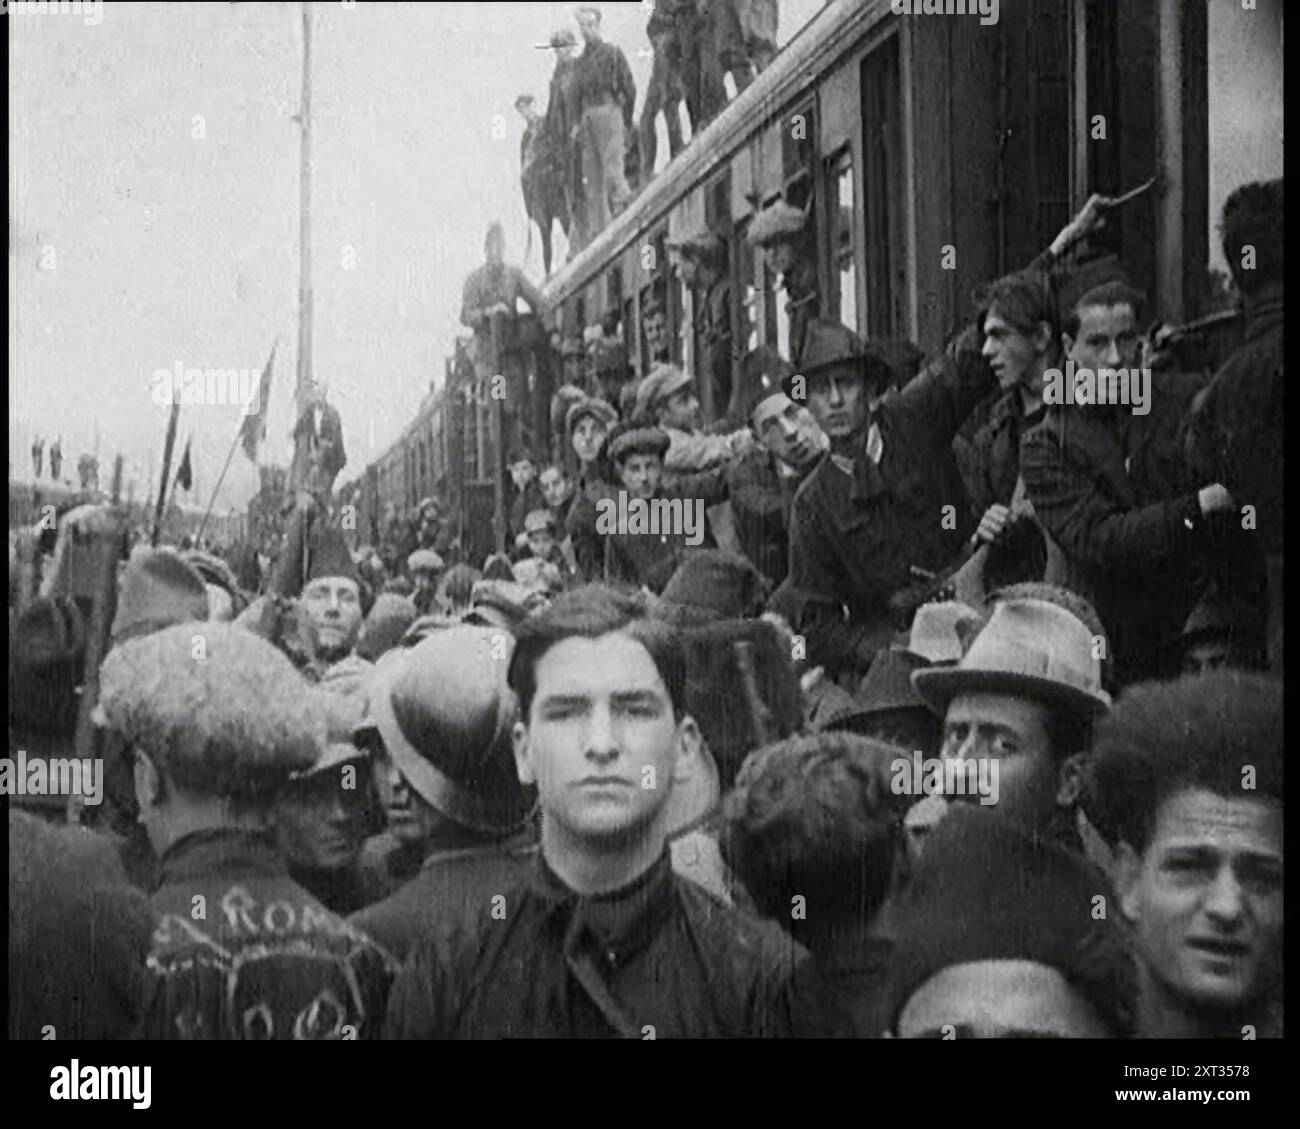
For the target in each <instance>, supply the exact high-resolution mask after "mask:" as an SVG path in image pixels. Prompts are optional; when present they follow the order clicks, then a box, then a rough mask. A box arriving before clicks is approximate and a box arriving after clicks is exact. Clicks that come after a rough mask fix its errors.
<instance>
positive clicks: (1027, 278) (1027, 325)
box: [975, 270, 1060, 337]
mask: <svg viewBox="0 0 1300 1129" xmlns="http://www.w3.org/2000/svg"><path fill="white" fill-rule="evenodd" d="M975 302H976V306H977V308H978V310H979V311H980V315H981V316H980V329H981V331H982V330H983V320H984V318H985V317H987V316H988V312H989V311H990V310H991V309H992V308H993V307H994V306H996V307H997V309H998V314H999V315H1000V316H1001V317H1002V319H1003V320H1004V321H1005V322H1006V323H1007V324H1008V325H1010V326H1011V327H1012V328H1013V329H1014V330H1015V331H1016V332H1017V333H1023V334H1026V335H1029V334H1032V333H1037V332H1038V326H1039V324H1040V323H1041V322H1046V323H1047V324H1048V326H1049V327H1050V328H1051V330H1052V336H1053V337H1056V336H1057V335H1058V334H1059V332H1060V325H1059V320H1060V319H1059V317H1058V316H1057V312H1056V302H1055V300H1054V298H1053V296H1052V288H1051V284H1050V283H1049V282H1048V279H1047V276H1046V275H1044V274H1043V273H1042V272H1041V271H1036V270H1022V271H1016V272H1015V273H1014V274H1007V275H1003V276H1002V277H1001V278H998V279H994V280H993V281H992V282H990V283H989V284H988V285H987V286H986V287H984V288H983V289H982V290H981V291H979V292H978V294H977V295H976V298H975Z"/></svg>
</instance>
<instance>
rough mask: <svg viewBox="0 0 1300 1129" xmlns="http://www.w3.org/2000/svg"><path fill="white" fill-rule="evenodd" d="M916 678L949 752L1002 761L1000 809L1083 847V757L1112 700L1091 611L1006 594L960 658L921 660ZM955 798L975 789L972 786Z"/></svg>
mask: <svg viewBox="0 0 1300 1129" xmlns="http://www.w3.org/2000/svg"><path fill="white" fill-rule="evenodd" d="M912 685H913V686H915V687H916V691H917V693H918V694H919V695H920V696H921V697H922V698H923V699H924V700H925V702H926V704H927V705H928V706H929V707H930V709H931V710H933V711H934V713H935V714H936V715H938V716H939V717H940V718H942V720H943V731H942V739H941V744H940V752H939V755H940V757H941V758H942V759H943V760H944V761H955V762H973V764H972V765H971V767H975V766H976V765H978V766H979V767H980V769H981V770H982V769H983V767H984V765H986V764H988V765H992V766H995V768H991V769H990V779H992V780H994V781H995V784H994V790H993V795H992V806H993V808H994V810H995V811H996V812H997V813H998V814H999V815H1001V816H1002V817H1004V818H1006V819H1010V820H1013V821H1014V822H1016V823H1017V824H1018V825H1020V826H1021V827H1022V828H1024V829H1025V830H1027V831H1029V832H1031V833H1035V834H1041V835H1044V836H1046V837H1048V838H1051V839H1054V840H1057V841H1059V842H1061V843H1062V844H1063V845H1066V846H1069V847H1071V848H1072V849H1074V850H1077V851H1080V852H1082V850H1083V842H1082V839H1081V837H1080V831H1079V828H1078V826H1077V808H1078V804H1079V800H1080V798H1081V795H1082V787H1083V765H1084V758H1085V756H1086V752H1087V749H1088V744H1089V740H1090V737H1091V731H1092V723H1093V721H1094V719H1095V718H1096V717H1097V716H1098V715H1100V714H1102V713H1104V712H1105V711H1106V710H1107V709H1108V708H1109V706H1110V695H1109V694H1108V693H1106V691H1105V690H1103V689H1102V678H1101V660H1100V652H1099V650H1098V646H1097V640H1096V637H1095V636H1094V635H1093V633H1092V631H1090V629H1089V628H1088V626H1087V625H1086V624H1085V623H1084V622H1083V621H1082V620H1080V619H1079V618H1078V617H1077V616H1074V615H1072V614H1071V613H1070V612H1068V611H1066V610H1065V609H1064V608H1061V607H1059V606H1057V605H1056V604H1051V603H1048V602H1047V601H1045V600H1007V601H1004V602H1001V603H998V604H996V605H995V606H994V608H993V611H992V614H991V615H990V616H989V620H988V623H987V624H986V625H985V626H984V628H983V629H982V630H981V631H980V632H979V634H978V635H976V636H975V638H974V640H973V641H972V642H971V643H970V646H969V648H968V649H967V651H966V653H965V654H964V655H963V656H962V657H961V659H960V660H958V662H957V663H956V664H955V665H951V666H931V667H925V668H922V669H919V670H916V671H914V672H913V673H912ZM993 772H996V775H995V776H994V775H992V773H993ZM914 798H916V799H919V798H920V797H914ZM948 798H949V799H965V800H972V799H974V797H973V796H972V795H971V794H970V792H969V790H968V791H967V792H966V793H964V794H961V795H958V796H949V797H948ZM979 801H980V802H982V803H988V802H989V797H988V796H981V797H980V798H979Z"/></svg>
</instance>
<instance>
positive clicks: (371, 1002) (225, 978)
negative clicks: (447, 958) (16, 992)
mask: <svg viewBox="0 0 1300 1129" xmlns="http://www.w3.org/2000/svg"><path fill="white" fill-rule="evenodd" d="M159 862H160V869H161V871H162V884H161V886H160V887H159V888H158V891H157V893H156V894H155V895H154V899H153V900H154V907H155V909H156V910H157V912H158V914H159V917H160V922H159V925H158V930H157V932H156V933H155V934H154V937H153V945H152V947H151V949H150V953H149V960H148V968H149V971H150V973H151V977H150V980H151V983H150V990H149V1001H148V1005H147V1007H146V1010H145V1021H144V1025H143V1035H144V1037H145V1038H148V1039H347V1038H357V1039H367V1038H375V1037H377V1036H378V1034H379V1030H380V1017H381V1016H382V1015H383V1011H384V1004H385V1001H386V999H387V996H388V988H389V985H390V984H391V982H392V978H393V976H394V974H395V973H396V971H397V964H396V962H395V961H394V960H393V958H392V957H391V956H389V955H388V954H387V953H386V952H384V951H383V950H382V949H381V948H379V947H378V946H377V945H376V944H375V943H374V942H373V941H372V940H370V938H369V937H366V936H365V935H364V934H362V933H360V932H358V931H357V930H356V929H354V928H353V927H352V926H350V925H348V924H347V923H346V922H345V921H344V920H343V919H342V918H340V917H336V916H335V915H334V914H332V913H330V911H329V910H327V909H326V908H325V907H324V906H323V905H321V904H320V902H318V901H317V900H316V899H315V898H313V897H312V896H311V895H310V894H308V893H307V891H306V890H304V889H303V888H302V887H301V886H299V885H298V884H297V883H295V882H294V881H293V880H292V879H291V878H290V877H289V871H288V867H287V865H286V864H285V862H284V860H283V859H282V858H281V857H280V855H279V854H278V853H277V852H276V849H275V841H274V839H273V838H272V837H270V836H269V835H260V834H256V833H250V832H245V831H207V832H197V833H195V834H192V835H187V836H186V837H185V838H183V839H181V840H180V841H179V842H177V843H175V844H174V845H173V846H172V847H171V848H170V849H169V850H168V851H167V852H166V854H164V855H163V857H162V858H161V859H160V860H159ZM200 897H202V899H203V901H202V902H201V903H200V902H197V901H196V899H197V898H200ZM199 906H202V908H203V911H204V916H203V917H196V916H195V915H196V914H197V913H198V907H199Z"/></svg>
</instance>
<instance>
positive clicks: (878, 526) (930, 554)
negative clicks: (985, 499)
mask: <svg viewBox="0 0 1300 1129" xmlns="http://www.w3.org/2000/svg"><path fill="white" fill-rule="evenodd" d="M979 348H980V341H979V335H978V333H977V332H976V330H975V328H974V327H973V326H972V327H970V328H969V329H967V330H965V331H964V332H963V333H962V334H961V335H960V336H959V337H957V338H956V339H955V340H953V341H952V342H951V343H950V344H949V346H948V348H947V349H946V350H945V352H944V353H943V354H942V355H941V356H940V357H938V358H937V359H936V360H934V361H931V362H930V363H929V364H928V365H926V367H925V368H924V369H922V371H921V372H920V373H919V374H918V375H917V376H916V377H915V378H914V379H913V380H912V381H910V382H909V383H908V384H907V386H906V387H905V388H903V389H902V390H901V391H896V392H890V393H889V394H888V395H887V396H886V398H885V400H884V401H883V402H882V403H881V404H880V405H879V407H878V409H877V411H876V417H875V419H876V422H877V423H878V424H879V425H880V431H881V438H882V440H883V453H882V455H881V459H880V463H879V465H876V464H874V463H873V462H872V461H871V460H870V459H869V458H868V457H867V455H866V452H865V450H863V451H861V452H859V454H858V457H857V458H856V460H855V462H854V471H853V473H852V474H849V473H846V472H845V471H844V470H843V469H841V467H840V466H839V464H838V463H837V461H836V460H835V459H833V458H831V457H827V458H824V459H823V460H822V461H821V462H820V463H819V464H818V465H817V468H816V469H815V470H814V471H813V472H812V473H811V474H810V475H809V476H808V478H807V480H806V481H805V482H804V484H803V485H802V486H801V487H800V488H799V491H798V493H797V494H796V495H795V499H794V510H793V514H792V517H791V530H790V582H791V584H792V585H793V586H794V587H795V588H796V589H797V590H798V591H799V593H800V594H801V596H802V597H803V598H804V600H805V605H804V613H803V616H802V623H801V627H802V630H803V633H804V634H805V635H806V636H807V637H808V651H809V659H810V660H811V661H813V662H814V663H819V664H824V665H827V666H829V667H831V668H832V669H839V668H843V667H854V668H865V667H866V666H868V665H869V664H870V662H871V659H872V657H873V656H874V655H875V652H876V651H877V650H878V649H880V648H881V647H883V646H888V645H889V642H890V640H891V638H892V636H893V633H894V631H895V629H896V626H895V612H894V611H893V609H892V608H891V600H894V601H896V602H897V601H904V602H906V597H907V593H908V592H909V591H910V590H914V589H917V588H919V587H921V586H923V585H924V582H923V581H922V582H918V580H917V578H916V577H914V576H913V574H912V573H911V567H912V566H916V567H918V568H921V569H924V570H926V571H928V572H932V573H937V572H940V571H942V570H943V569H944V568H945V567H946V566H947V565H948V564H949V563H950V562H952V561H953V560H954V559H956V557H957V556H958V555H959V554H960V553H961V551H962V549H963V548H964V547H965V544H966V541H967V539H968V538H969V537H970V534H971V532H972V528H973V523H972V520H971V514H970V512H969V507H968V503H967V499H966V491H965V488H964V486H963V485H962V481H961V474H960V472H959V471H958V469H957V462H956V459H955V458H954V457H953V453H952V440H953V436H954V435H955V434H956V433H957V429H958V428H959V427H960V426H961V423H962V420H964V419H965V418H966V414H967V413H968V412H969V411H970V410H971V409H972V408H973V407H974V406H975V404H976V403H978V401H979V399H980V397H981V396H982V395H983V394H984V393H985V392H986V391H987V390H988V388H989V386H990V384H991V383H992V380H993V373H992V370H991V369H990V368H989V366H988V363H987V362H986V361H985V360H984V358H983V357H981V356H980V353H979ZM946 506H952V507H953V510H952V512H951V515H950V516H951V520H949V521H945V520H944V519H945V514H946V511H945V508H944V507H946ZM945 525H946V526H948V528H945Z"/></svg>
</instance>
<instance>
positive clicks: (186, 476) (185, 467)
mask: <svg viewBox="0 0 1300 1129" xmlns="http://www.w3.org/2000/svg"><path fill="white" fill-rule="evenodd" d="M190 442H191V440H189V439H187V440H185V454H184V455H182V456H181V466H180V470H178V471H177V472H176V485H177V486H179V487H180V488H181V489H182V490H184V491H185V493H187V494H188V493H189V492H190V491H191V490H193V489H194V468H193V467H192V466H191V465H190Z"/></svg>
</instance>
